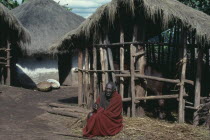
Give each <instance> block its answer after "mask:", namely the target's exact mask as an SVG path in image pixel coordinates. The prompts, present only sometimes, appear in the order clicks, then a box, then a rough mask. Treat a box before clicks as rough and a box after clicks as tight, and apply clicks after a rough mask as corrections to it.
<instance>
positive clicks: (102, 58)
mask: <svg viewBox="0 0 210 140" xmlns="http://www.w3.org/2000/svg"><path fill="white" fill-rule="evenodd" d="M99 43H100V44H102V40H101V39H100V41H99ZM100 61H101V69H102V70H105V65H104V51H103V48H102V47H100ZM105 79H106V78H105V73H104V72H103V73H102V91H104V90H105V87H106V83H105V81H106V80H105Z"/></svg>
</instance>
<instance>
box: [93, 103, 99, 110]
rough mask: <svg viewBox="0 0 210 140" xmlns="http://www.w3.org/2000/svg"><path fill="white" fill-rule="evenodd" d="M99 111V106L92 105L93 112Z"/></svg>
mask: <svg viewBox="0 0 210 140" xmlns="http://www.w3.org/2000/svg"><path fill="white" fill-rule="evenodd" d="M98 109H99V104H96V103H95V104H94V105H93V111H97V110H98Z"/></svg>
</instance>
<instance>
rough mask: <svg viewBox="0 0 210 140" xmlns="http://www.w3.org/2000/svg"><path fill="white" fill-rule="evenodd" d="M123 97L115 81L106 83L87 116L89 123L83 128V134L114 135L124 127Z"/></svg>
mask: <svg viewBox="0 0 210 140" xmlns="http://www.w3.org/2000/svg"><path fill="white" fill-rule="evenodd" d="M121 112H122V98H121V96H120V94H118V92H117V91H116V86H115V84H114V83H113V82H109V83H108V84H107V85H106V89H105V92H103V93H102V94H101V95H100V97H99V98H98V99H97V101H96V103H95V104H94V105H93V112H90V113H89V114H88V117H87V125H86V127H85V128H83V136H85V137H94V136H113V135H115V134H117V133H119V132H120V131H121V130H122V128H123V125H122V120H123V119H122V115H121Z"/></svg>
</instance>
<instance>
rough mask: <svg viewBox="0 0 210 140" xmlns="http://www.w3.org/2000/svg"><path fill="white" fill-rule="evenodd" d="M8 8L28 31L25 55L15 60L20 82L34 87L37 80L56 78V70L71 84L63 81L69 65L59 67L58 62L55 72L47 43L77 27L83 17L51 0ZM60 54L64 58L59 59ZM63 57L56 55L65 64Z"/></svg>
mask: <svg viewBox="0 0 210 140" xmlns="http://www.w3.org/2000/svg"><path fill="white" fill-rule="evenodd" d="M12 12H13V13H14V15H15V16H16V17H17V18H18V19H19V20H20V22H21V23H22V24H23V26H24V27H25V28H26V29H27V30H28V31H29V32H30V34H31V44H30V45H28V46H27V55H25V56H24V57H23V58H22V59H19V61H18V63H17V67H18V69H19V71H18V77H19V78H18V79H19V83H20V85H21V86H25V87H26V86H27V87H28V86H29V87H34V86H35V84H37V83H39V82H40V81H44V80H47V79H56V80H58V79H59V78H58V77H59V74H61V77H63V79H62V82H66V84H71V81H70V80H68V81H65V79H66V77H67V76H68V75H69V74H68V73H69V72H70V70H69V68H67V67H66V69H68V70H66V69H65V71H62V69H63V67H62V66H63V65H59V69H60V73H59V74H58V62H57V58H54V57H53V56H52V55H50V54H49V46H50V45H51V44H52V43H53V42H55V41H56V40H59V38H60V37H61V36H63V35H65V34H66V33H67V32H68V31H71V30H73V29H75V28H76V27H78V26H79V25H80V23H81V22H82V21H84V18H83V17H81V16H78V15H76V14H74V13H72V12H70V11H68V10H66V9H64V8H63V7H62V6H60V5H59V4H58V3H56V2H54V1H53V0H29V1H27V2H25V3H23V4H22V5H20V6H19V7H17V8H15V9H13V10H12ZM64 58H65V61H62V60H64ZM64 58H62V59H60V60H61V62H59V63H62V64H63V63H67V64H69V63H70V62H69V59H70V58H69V56H65V57H64ZM68 66H69V65H68ZM67 79H68V78H67Z"/></svg>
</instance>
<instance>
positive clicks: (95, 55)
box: [93, 46, 98, 102]
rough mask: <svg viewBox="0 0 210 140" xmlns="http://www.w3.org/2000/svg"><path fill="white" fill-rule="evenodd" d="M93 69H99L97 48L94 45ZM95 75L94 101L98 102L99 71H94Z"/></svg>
mask: <svg viewBox="0 0 210 140" xmlns="http://www.w3.org/2000/svg"><path fill="white" fill-rule="evenodd" d="M93 70H97V50H96V47H95V46H93ZM93 76H94V84H93V92H94V102H96V99H97V97H98V89H97V83H98V77H97V72H94V74H93Z"/></svg>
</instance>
